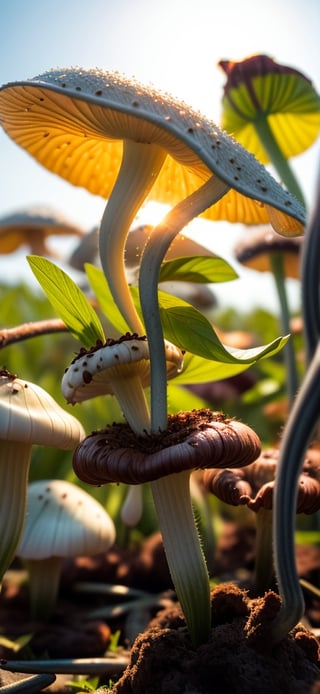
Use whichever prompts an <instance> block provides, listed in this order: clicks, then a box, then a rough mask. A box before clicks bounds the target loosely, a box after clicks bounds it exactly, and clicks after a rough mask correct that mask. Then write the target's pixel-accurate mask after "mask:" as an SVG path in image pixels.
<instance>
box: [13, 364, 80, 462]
mask: <svg viewBox="0 0 320 694" xmlns="http://www.w3.org/2000/svg"><path fill="white" fill-rule="evenodd" d="M84 435H85V433H84V430H83V427H82V425H81V424H80V422H79V421H78V420H77V419H76V418H75V417H73V416H72V415H70V414H68V412H66V411H65V410H64V409H63V408H62V407H60V405H58V403H57V402H56V401H55V400H54V399H53V398H52V397H51V395H49V394H48V393H47V392H46V391H45V390H43V388H40V386H37V385H35V384H34V383H30V382H29V381H24V380H22V379H20V378H17V376H14V375H13V374H10V373H9V372H8V371H6V370H2V371H0V439H2V440H7V441H13V442H20V443H28V444H30V445H31V444H38V445H41V446H54V447H57V448H62V449H70V450H71V449H73V448H75V446H76V445H77V444H78V443H79V441H81V439H82V438H83V437H84Z"/></svg>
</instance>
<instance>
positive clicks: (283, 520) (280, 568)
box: [271, 342, 320, 643]
mask: <svg viewBox="0 0 320 694" xmlns="http://www.w3.org/2000/svg"><path fill="white" fill-rule="evenodd" d="M319 379H320V342H318V346H317V349H316V351H315V354H314V357H313V359H312V362H311V364H310V366H309V369H308V371H307V373H306V376H305V378H304V380H303V383H302V385H301V387H300V390H299V393H298V395H297V398H296V400H295V402H294V405H293V408H292V410H291V413H290V415H289V419H288V422H287V425H286V427H285V431H284V436H283V440H282V444H281V447H280V457H279V463H278V466H277V473H276V482H275V492H274V517H273V546H274V565H275V573H276V577H277V580H278V585H279V593H280V596H281V598H282V605H281V609H280V612H279V615H278V617H277V618H276V619H275V621H274V624H273V627H272V631H271V637H272V638H273V641H274V642H275V643H277V642H278V641H281V639H283V638H284V637H285V636H286V635H287V633H288V631H290V629H292V628H293V627H294V626H295V625H296V623H297V622H298V621H299V620H300V619H301V616H302V614H303V611H304V599H303V594H302V591H301V588H300V583H299V578H298V575H297V570H296V565H295V546H294V534H295V522H296V501H297V490H298V479H299V474H300V472H301V467H302V464H303V460H304V456H305V452H306V449H307V447H308V445H309V441H310V439H311V437H312V434H313V432H314V429H315V427H316V424H317V421H318V418H319V412H320V388H319V387H318V384H319Z"/></svg>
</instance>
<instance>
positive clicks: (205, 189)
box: [139, 176, 229, 432]
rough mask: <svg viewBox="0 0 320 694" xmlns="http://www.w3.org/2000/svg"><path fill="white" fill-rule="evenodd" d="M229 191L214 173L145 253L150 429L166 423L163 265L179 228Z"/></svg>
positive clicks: (142, 279)
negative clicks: (161, 307) (160, 296)
mask: <svg viewBox="0 0 320 694" xmlns="http://www.w3.org/2000/svg"><path fill="white" fill-rule="evenodd" d="M228 190H229V186H228V184H226V183H224V181H222V180H221V179H219V178H217V177H216V176H211V178H210V179H208V181H206V183H204V185H202V186H201V187H200V188H199V189H198V190H196V191H195V192H194V193H192V194H191V195H189V196H188V197H187V198H185V199H184V200H182V201H181V202H180V203H178V204H177V205H176V206H175V207H174V208H173V209H172V210H170V212H169V213H168V214H167V215H166V216H165V217H164V219H163V221H162V222H161V223H160V224H159V225H158V226H156V227H155V228H154V229H153V231H152V232H151V235H150V237H149V239H148V243H147V245H146V248H145V250H144V253H143V256H142V261H141V266H140V274H139V292H140V301H141V308H142V313H143V318H144V323H145V328H146V333H147V338H148V342H149V350H150V368H151V429H152V431H154V432H156V431H158V430H159V428H160V429H165V428H166V426H167V392H166V360H165V350H164V342H163V331H162V326H161V318H160V312H159V305H158V283H159V272H160V266H161V263H162V261H163V258H164V256H165V254H166V252H167V250H168V248H169V246H170V244H171V242H172V241H173V239H174V238H175V237H176V235H177V234H178V233H179V231H181V229H183V228H184V227H185V226H186V224H188V223H189V222H190V221H191V220H192V219H193V218H194V217H197V216H198V215H199V214H201V213H202V212H204V210H206V209H207V208H208V207H210V206H211V205H213V204H214V203H215V202H217V200H219V199H220V198H221V197H223V195H225V193H227V192H228Z"/></svg>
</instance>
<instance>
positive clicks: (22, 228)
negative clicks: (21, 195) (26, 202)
mask: <svg viewBox="0 0 320 694" xmlns="http://www.w3.org/2000/svg"><path fill="white" fill-rule="evenodd" d="M83 234H84V231H83V229H81V228H80V227H79V226H77V225H76V224H73V223H72V222H71V221H70V220H68V219H67V218H66V217H65V216H64V215H63V214H61V213H60V212H57V211H56V210H52V209H50V208H49V207H44V206H42V207H40V206H36V207H28V208H26V209H22V210H17V211H15V212H12V213H11V214H8V215H5V216H4V217H1V218H0V254H5V253H13V252H14V251H16V250H17V249H18V248H19V247H20V246H28V247H29V248H30V251H31V253H35V254H37V255H45V256H50V255H51V256H52V255H56V253H55V252H54V251H53V250H52V249H51V248H50V247H49V246H48V245H47V242H46V239H47V237H48V236H82V235H83Z"/></svg>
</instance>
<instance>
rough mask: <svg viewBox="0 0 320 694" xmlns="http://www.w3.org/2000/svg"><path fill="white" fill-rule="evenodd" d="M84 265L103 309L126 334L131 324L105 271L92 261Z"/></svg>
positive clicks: (111, 320)
mask: <svg viewBox="0 0 320 694" xmlns="http://www.w3.org/2000/svg"><path fill="white" fill-rule="evenodd" d="M84 267H85V271H86V275H87V277H88V280H89V283H90V286H91V288H92V290H93V291H94V293H95V295H96V297H97V300H98V302H99V306H100V308H101V311H102V312H103V313H104V315H105V316H106V318H107V319H108V321H109V322H110V323H111V324H112V325H113V326H114V328H115V329H116V330H117V331H118V332H119V334H120V335H125V333H126V332H128V331H129V326H128V324H127V323H126V321H125V320H124V318H123V316H122V313H120V311H119V309H118V306H117V305H116V304H115V302H114V298H113V296H112V294H111V291H110V288H109V285H108V282H107V280H106V277H105V274H104V272H103V271H102V270H100V268H97V267H95V265H91V264H90V263H85V266H84Z"/></svg>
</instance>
